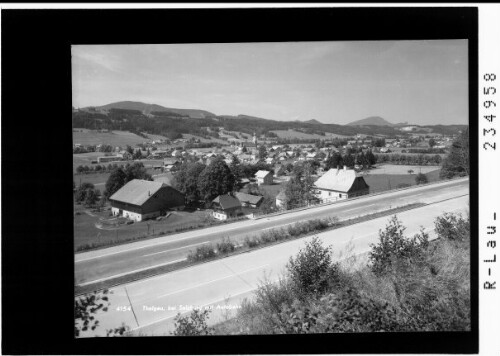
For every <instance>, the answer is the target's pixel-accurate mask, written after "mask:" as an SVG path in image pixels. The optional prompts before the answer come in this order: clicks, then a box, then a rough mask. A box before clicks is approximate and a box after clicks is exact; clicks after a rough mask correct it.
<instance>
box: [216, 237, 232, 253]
mask: <svg viewBox="0 0 500 356" xmlns="http://www.w3.org/2000/svg"><path fill="white" fill-rule="evenodd" d="M235 249H236V245H235V244H234V243H233V242H232V241H231V240H230V239H229V237H225V238H223V239H222V241H221V242H218V243H217V252H218V253H221V254H227V253H230V252H233V251H234V250H235Z"/></svg>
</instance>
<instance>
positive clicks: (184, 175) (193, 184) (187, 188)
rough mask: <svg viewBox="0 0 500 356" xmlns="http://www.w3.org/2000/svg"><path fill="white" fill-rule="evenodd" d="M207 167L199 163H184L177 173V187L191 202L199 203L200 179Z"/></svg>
mask: <svg viewBox="0 0 500 356" xmlns="http://www.w3.org/2000/svg"><path fill="white" fill-rule="evenodd" d="M205 167H206V166H205V165H204V164H202V163H199V162H195V163H183V164H182V165H181V166H180V168H179V170H178V171H177V172H176V173H175V176H174V178H175V184H174V185H175V187H176V188H177V189H178V190H179V191H181V192H182V193H184V194H186V199H187V200H188V201H189V202H197V201H198V200H199V199H200V194H199V189H198V178H199V176H200V174H201V173H202V172H203V170H204V169H205Z"/></svg>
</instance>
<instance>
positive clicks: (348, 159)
mask: <svg viewBox="0 0 500 356" xmlns="http://www.w3.org/2000/svg"><path fill="white" fill-rule="evenodd" d="M342 158H343V161H344V165H345V166H347V168H353V167H354V157H353V156H352V154H351V153H348V154H346V155H345V156H344V157H342Z"/></svg>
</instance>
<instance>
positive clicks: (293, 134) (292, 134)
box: [271, 130, 346, 140]
mask: <svg viewBox="0 0 500 356" xmlns="http://www.w3.org/2000/svg"><path fill="white" fill-rule="evenodd" d="M271 132H274V133H275V134H276V135H278V137H279V138H298V139H302V140H304V139H311V140H318V139H320V140H326V139H328V138H332V137H346V136H342V135H335V134H329V135H328V136H322V135H318V134H308V133H304V132H299V131H293V130H273V131H271Z"/></svg>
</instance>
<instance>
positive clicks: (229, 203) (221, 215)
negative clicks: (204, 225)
mask: <svg viewBox="0 0 500 356" xmlns="http://www.w3.org/2000/svg"><path fill="white" fill-rule="evenodd" d="M211 207H212V209H213V212H212V216H213V217H214V218H216V219H218V220H227V219H230V218H235V217H237V216H238V215H239V214H240V213H241V202H240V201H239V200H238V199H237V198H235V197H233V196H232V195H230V194H224V195H219V196H218V197H217V198H215V199H214V200H212V206H211Z"/></svg>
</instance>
